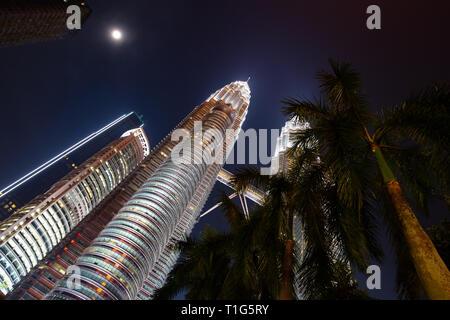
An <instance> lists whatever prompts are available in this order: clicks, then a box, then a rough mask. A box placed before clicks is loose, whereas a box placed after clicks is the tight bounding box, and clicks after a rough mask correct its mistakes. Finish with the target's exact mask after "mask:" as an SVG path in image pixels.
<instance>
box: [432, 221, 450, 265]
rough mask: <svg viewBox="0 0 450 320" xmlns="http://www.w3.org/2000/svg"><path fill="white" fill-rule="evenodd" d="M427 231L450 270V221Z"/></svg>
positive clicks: (442, 222)
mask: <svg viewBox="0 0 450 320" xmlns="http://www.w3.org/2000/svg"><path fill="white" fill-rule="evenodd" d="M427 231H428V234H429V235H430V238H431V240H432V241H433V243H434V245H435V246H436V249H437V251H438V252H439V255H440V256H441V258H442V260H444V262H445V264H446V265H447V268H450V221H448V220H447V219H445V220H443V221H441V223H440V225H437V226H432V227H430V228H428V230H427Z"/></svg>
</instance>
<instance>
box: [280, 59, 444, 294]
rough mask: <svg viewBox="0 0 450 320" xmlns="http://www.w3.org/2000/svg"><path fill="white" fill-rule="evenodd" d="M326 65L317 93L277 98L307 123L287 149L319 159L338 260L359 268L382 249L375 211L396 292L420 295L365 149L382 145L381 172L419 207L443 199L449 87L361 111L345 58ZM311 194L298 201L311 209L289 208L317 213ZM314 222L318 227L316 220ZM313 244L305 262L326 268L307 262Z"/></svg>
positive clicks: (354, 76)
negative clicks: (386, 237)
mask: <svg viewBox="0 0 450 320" xmlns="http://www.w3.org/2000/svg"><path fill="white" fill-rule="evenodd" d="M330 67H331V72H328V71H321V72H319V73H318V76H317V78H318V79H319V81H320V88H321V89H322V97H321V98H319V99H315V100H314V101H311V100H297V99H286V100H284V101H283V103H284V105H285V107H284V108H283V110H282V112H283V113H284V114H285V115H287V116H288V118H289V119H294V120H297V121H300V122H308V123H309V128H308V129H306V130H302V131H301V132H299V133H297V134H296V135H295V141H294V145H293V148H292V150H291V152H290V153H289V155H290V156H292V157H294V158H295V157H299V155H301V154H302V151H304V150H308V149H311V148H314V149H315V150H316V151H317V154H316V157H317V158H318V159H320V163H321V165H322V170H323V171H324V173H323V176H324V177H326V180H327V182H328V187H327V188H325V189H326V190H328V192H327V194H326V196H324V197H323V198H322V199H320V202H318V203H321V204H323V206H324V207H325V210H326V211H327V216H328V217H329V219H328V220H327V221H326V223H327V226H328V229H327V231H332V233H334V235H333V237H334V239H335V241H337V242H338V243H339V248H340V249H339V251H340V254H341V256H342V257H343V258H344V261H349V262H350V263H352V264H353V265H354V266H356V267H357V268H359V269H362V268H363V267H364V265H365V264H367V261H368V259H370V258H374V259H380V258H381V256H382V252H381V250H380V248H379V246H378V244H377V241H376V239H377V230H380V226H379V225H378V221H379V220H380V219H376V216H377V215H378V216H381V217H382V218H383V219H382V221H383V222H384V224H385V226H386V227H387V230H388V232H389V234H390V236H391V239H392V244H393V247H394V249H395V250H396V254H397V266H398V272H397V286H398V289H399V294H400V296H401V297H406V298H420V297H422V296H423V294H422V288H421V286H420V283H419V281H418V277H417V274H416V272H415V269H414V267H413V264H412V261H411V257H410V256H409V254H408V251H407V249H406V246H405V241H404V239H403V236H402V232H401V230H400V227H399V225H398V221H397V220H396V219H395V214H393V211H392V207H391V205H390V200H389V199H388V198H387V197H386V194H385V190H384V188H383V183H382V182H383V180H382V177H381V175H380V172H379V170H378V168H377V162H376V158H375V157H374V154H373V152H372V151H373V150H372V149H373V146H377V147H378V148H380V149H381V150H382V153H379V155H381V156H383V155H384V158H385V159H386V162H385V164H386V169H389V170H387V171H386V172H388V171H389V172H390V171H391V170H392V171H393V174H394V176H395V178H397V179H398V181H399V182H400V184H401V185H402V187H403V189H404V191H405V193H406V195H407V197H408V198H409V199H410V200H411V201H413V202H414V203H415V204H416V205H417V206H418V207H420V208H422V209H423V212H425V213H427V212H428V207H427V203H428V202H429V200H430V198H431V197H436V196H439V197H441V198H443V199H445V200H447V202H448V203H449V199H450V197H449V196H448V195H449V186H450V170H449V167H448V166H449V163H450V161H449V160H450V157H449V152H448V151H449V149H448V146H449V145H450V144H449V142H450V130H448V123H450V113H449V111H450V90H449V86H448V85H436V86H432V87H429V88H426V89H424V90H422V91H421V92H419V93H417V94H414V95H411V96H410V97H409V98H407V99H406V100H405V101H404V102H403V103H401V104H400V105H395V106H390V107H387V108H384V109H383V110H382V112H380V113H379V114H378V115H375V114H371V113H370V112H369V111H368V108H367V104H366V99H365V97H364V95H363V94H362V93H361V77H360V75H359V74H358V73H357V72H356V71H355V70H354V69H352V67H351V66H350V64H348V63H345V62H344V63H339V62H336V61H334V60H331V59H330ZM371 128H372V129H373V133H372V134H370V129H371ZM302 161H303V160H302ZM294 170H296V169H294ZM297 171H298V170H297ZM298 173H299V172H297V174H298ZM390 176H391V177H392V174H390ZM304 187H305V186H304ZM310 188H311V187H310ZM311 189H314V188H311ZM302 190H305V189H302ZM307 191H308V189H306V190H305V191H304V192H307ZM314 191H315V192H316V195H314V196H313V195H310V197H317V192H318V191H317V189H314ZM311 199H313V198H311ZM314 201H319V199H314V200H313V201H310V203H307V202H303V203H299V204H298V205H306V206H312V207H311V208H310V207H308V208H306V209H305V208H304V207H300V206H297V207H296V208H300V209H299V212H300V214H304V215H305V216H307V214H306V212H304V211H310V210H311V211H312V210H313V209H315V210H316V213H314V216H318V213H317V212H318V211H320V210H318V209H317V205H316V206H315V207H314V204H313V202H314ZM310 215H312V214H310ZM377 220H378V221H377ZM304 223H305V226H304V227H305V234H307V233H308V232H309V231H308V228H309V226H307V225H306V224H309V223H312V221H308V220H305V221H304ZM313 226H314V228H316V230H319V227H318V226H317V223H316V225H314V224H313ZM351 231H353V232H351ZM322 238H323V236H322ZM311 239H312V236H311ZM310 241H311V240H310ZM321 242H322V243H323V242H326V240H321ZM311 250H312V249H311ZM314 250H316V251H314ZM314 250H312V251H310V252H307V253H306V259H305V262H304V264H308V263H310V264H311V268H312V267H314V268H317V265H318V263H322V264H324V265H325V266H326V268H327V270H330V264H329V262H327V260H326V259H323V260H322V261H320V260H319V256H318V257H317V259H316V261H315V262H314V261H313V260H312V259H311V258H310V257H309V255H313V254H314V255H318V252H320V251H318V250H317V249H314ZM307 251H308V250H307ZM323 252H325V251H323ZM323 255H324V256H325V253H323ZM316 276H317V277H318V274H317V275H315V274H314V271H313V270H312V271H311V272H309V273H308V272H305V276H304V278H305V280H306V283H305V286H306V287H307V288H310V289H308V290H312V289H313V287H314V286H316V285H317V284H314V281H315V280H314V279H315V277H316ZM307 277H309V278H307ZM328 277H329V276H328ZM308 282H311V284H308ZM313 295H314V296H318V295H317V294H313Z"/></svg>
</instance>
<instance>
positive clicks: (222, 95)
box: [0, 81, 250, 300]
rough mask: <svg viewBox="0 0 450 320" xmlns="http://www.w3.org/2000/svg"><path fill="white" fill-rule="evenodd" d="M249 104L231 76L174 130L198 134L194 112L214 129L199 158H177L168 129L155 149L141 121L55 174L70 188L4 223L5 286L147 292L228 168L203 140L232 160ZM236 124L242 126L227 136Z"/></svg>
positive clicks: (17, 291)
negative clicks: (68, 172) (72, 172)
mask: <svg viewBox="0 0 450 320" xmlns="http://www.w3.org/2000/svg"><path fill="white" fill-rule="evenodd" d="M249 103H250V89H249V87H248V84H247V82H240V81H238V82H233V83H231V84H229V85H227V86H225V87H224V88H222V89H220V90H218V91H217V92H215V93H214V94H212V95H211V96H210V97H209V98H208V99H207V100H206V101H205V102H203V103H202V104H201V105H199V106H197V107H196V108H195V109H194V110H193V111H192V112H191V113H190V114H189V115H188V116H187V117H186V118H185V119H184V120H183V121H182V122H180V123H179V125H178V126H177V127H176V128H175V129H183V130H185V131H186V132H189V133H190V136H191V137H192V142H194V139H195V138H196V137H195V134H196V131H195V130H194V129H195V128H194V126H195V122H196V121H201V123H202V133H205V132H207V131H208V130H214V131H215V132H216V133H217V134H216V135H215V139H209V140H208V141H207V139H206V138H205V140H202V141H201V143H200V144H195V143H193V144H192V145H193V151H192V154H191V159H196V160H197V161H187V162H186V161H185V162H180V161H176V159H174V158H173V157H172V156H171V153H172V150H173V148H174V147H175V146H176V145H177V144H178V142H177V141H172V139H171V135H170V134H169V135H167V136H166V138H165V139H163V140H162V141H161V142H160V143H159V144H158V145H157V146H156V147H155V148H153V150H152V151H149V147H148V141H147V138H146V136H145V133H143V130H142V128H139V129H136V130H135V131H133V130H132V131H131V132H128V133H127V134H124V136H123V137H122V138H121V139H120V141H119V143H120V145H110V146H108V147H107V148H105V149H106V150H102V151H100V152H99V153H98V154H96V155H95V156H94V157H92V158H91V159H89V160H88V161H87V162H86V163H87V164H83V166H81V167H80V168H79V169H77V170H78V171H82V172H83V170H87V171H86V173H85V174H84V175H80V176H76V177H74V179H68V178H65V180H64V181H61V182H58V183H59V186H62V185H64V186H65V188H62V189H61V190H59V189H58V190H57V191H58V192H56V193H51V191H52V190H50V193H51V194H49V195H47V197H43V198H42V199H41V201H40V200H39V198H37V199H36V200H34V202H33V204H32V206H31V207H29V208H28V209H27V210H28V211H26V212H25V210H24V211H20V210H19V211H18V212H17V213H15V214H13V215H12V216H11V217H10V218H9V219H8V220H6V221H4V222H3V223H2V224H0V232H1V233H0V236H1V239H2V240H1V242H0V249H1V250H0V262H1V263H0V278H1V279H0V280H1V281H2V282H3V283H6V286H5V287H6V289H3V292H5V293H9V292H11V291H12V293H11V294H10V297H11V298H21V299H27V298H28V299H47V300H59V299H70V300H72V299H82V300H86V299H89V300H127V299H150V298H151V296H152V294H153V292H154V290H155V289H157V288H160V287H161V286H162V285H163V284H164V281H165V279H166V277H167V274H168V273H169V272H170V270H171V269H172V267H173V266H174V264H175V263H176V260H177V258H178V252H177V251H176V250H175V249H174V246H173V245H174V244H175V243H176V242H178V241H180V240H183V239H185V237H186V236H188V235H189V234H190V232H191V230H192V228H193V226H194V225H195V223H196V222H197V221H198V219H199V215H200V211H201V210H202V208H203V206H204V204H205V202H206V200H207V198H208V196H209V194H210V192H211V190H212V188H213V186H214V184H215V181H216V179H217V176H218V174H219V172H220V170H221V169H222V167H223V162H222V163H216V162H213V161H208V160H210V159H208V156H206V157H205V154H204V152H203V151H204V148H205V147H209V148H210V147H213V149H217V148H219V149H220V148H223V149H222V150H223V152H224V153H225V157H224V159H226V156H227V155H226V153H227V150H231V148H230V146H232V145H234V143H235V141H236V139H237V134H238V133H239V131H240V129H241V126H242V124H243V122H244V121H245V118H246V115H247V111H248V106H249ZM229 129H233V130H234V132H236V134H235V135H231V136H230V135H227V134H226V133H227V130H229ZM201 139H204V138H203V136H202V138H201ZM115 143H116V144H117V143H118V142H115ZM199 159H200V161H198V160H199ZM69 178H70V177H69ZM57 185H58V184H57ZM44 198H45V199H44ZM90 199H94V200H95V201H94V200H92V201H90V202H89V200H90ZM88 202H89V203H90V205H87V203H88ZM26 207H27V206H26ZM83 208H84V209H83ZM50 209H51V210H50ZM78 212H80V214H78ZM44 213H46V215H45V216H44ZM15 216H16V217H15ZM19 216H20V218H19V219H17V218H18V217H19ZM23 217H26V219H23ZM91 222H92V223H91ZM97 224H98V226H97ZM94 227H95V228H94ZM88 231H89V232H88ZM56 235H58V236H56ZM38 253H39V254H38ZM31 256H33V258H31ZM13 290H14V291H13Z"/></svg>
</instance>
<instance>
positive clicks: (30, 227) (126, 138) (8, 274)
mask: <svg viewBox="0 0 450 320" xmlns="http://www.w3.org/2000/svg"><path fill="white" fill-rule="evenodd" d="M149 150H150V149H149V144H148V140H147V138H146V135H145V133H144V131H143V129H142V128H137V129H134V130H130V131H127V132H126V133H125V134H124V135H123V136H122V137H121V138H120V139H118V140H116V141H113V142H112V143H110V144H109V145H108V146H107V147H105V148H103V149H102V150H101V151H99V152H97V153H96V154H95V155H94V156H92V157H91V158H89V159H88V160H87V161H85V162H84V163H82V164H81V165H80V166H79V167H78V168H77V169H75V170H73V171H72V172H71V173H69V174H68V175H66V176H65V177H64V178H63V179H61V180H60V181H58V182H57V183H56V184H55V185H53V186H52V188H51V189H50V190H49V191H47V192H46V193H44V194H43V195H39V196H37V197H36V198H35V199H33V200H32V201H31V202H30V203H28V204H27V205H25V206H24V207H22V208H21V209H19V210H18V211H17V212H15V213H14V214H13V215H12V216H11V217H10V218H8V219H7V220H5V221H4V222H2V223H1V224H0V284H1V287H0V289H1V291H2V292H3V293H4V294H6V293H8V292H9V291H11V290H12V289H13V288H14V287H15V286H16V285H17V283H19V281H20V279H22V278H23V277H25V276H26V275H27V274H28V273H29V272H30V271H31V269H32V268H33V267H34V266H36V265H37V264H38V262H39V261H40V260H42V259H44V258H45V257H46V255H47V254H48V253H49V252H50V251H51V250H52V249H53V248H55V247H56V246H57V245H58V244H59V243H60V242H61V240H62V239H64V238H65V236H66V235H67V234H69V233H70V232H71V231H72V230H73V229H74V228H75V227H76V226H77V225H78V223H80V222H81V221H83V220H84V218H86V217H87V216H88V215H89V214H90V213H92V212H93V211H94V210H95V209H96V207H97V206H98V205H99V204H100V203H101V202H102V201H103V200H104V199H105V198H106V197H107V196H108V195H109V194H110V193H111V192H112V191H113V190H114V189H115V188H116V187H117V186H118V185H119V184H120V183H121V182H122V181H124V179H125V178H126V177H127V176H128V175H129V174H130V173H131V172H133V170H134V169H135V168H136V167H137V166H138V165H139V163H140V162H141V161H142V159H144V158H145V157H146V156H147V155H148V154H149Z"/></svg>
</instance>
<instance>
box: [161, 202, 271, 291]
mask: <svg viewBox="0 0 450 320" xmlns="http://www.w3.org/2000/svg"><path fill="white" fill-rule="evenodd" d="M222 208H223V209H224V211H225V218H226V220H227V222H228V225H229V227H230V230H229V231H228V232H225V233H219V232H217V231H216V230H214V229H212V228H211V227H207V228H206V229H205V230H203V231H202V233H201V236H200V239H194V238H188V239H187V240H186V241H185V242H181V243H179V244H178V246H177V247H176V248H173V249H174V250H181V258H180V260H179V261H178V263H177V265H176V266H175V268H174V269H173V270H172V271H171V272H170V274H169V276H168V279H167V281H166V283H165V285H164V286H163V287H162V288H161V289H159V290H157V291H156V293H155V297H154V298H155V299H169V298H173V297H175V296H176V295H177V294H178V293H180V292H182V291H183V290H187V293H186V298H187V299H200V300H218V299H219V300H223V299H233V300H236V299H246V300H249V299H252V300H259V299H274V298H275V297H276V295H274V293H277V292H278V290H279V288H278V284H279V281H278V274H279V273H278V268H277V265H276V264H273V263H271V262H272V261H274V259H272V256H273V255H275V254H276V253H277V252H279V246H278V247H277V241H276V239H275V241H267V239H266V238H267V236H269V237H270V234H267V233H263V232H261V231H263V230H261V229H260V226H261V225H262V223H261V221H262V220H263V219H264V217H263V211H262V210H255V211H254V212H253V213H252V215H251V217H250V218H249V219H246V218H245V215H244V214H243V212H242V211H241V210H240V209H239V208H238V207H237V206H236V205H235V204H234V203H233V202H232V201H231V200H230V199H229V198H228V197H227V196H226V195H225V194H223V195H222ZM266 231H267V230H266ZM264 245H265V246H266V249H267V252H270V253H269V254H268V255H264V256H263V255H261V254H260V252H261V251H262V250H261V248H263V246H264Z"/></svg>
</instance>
